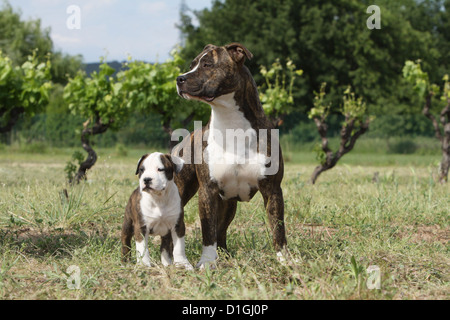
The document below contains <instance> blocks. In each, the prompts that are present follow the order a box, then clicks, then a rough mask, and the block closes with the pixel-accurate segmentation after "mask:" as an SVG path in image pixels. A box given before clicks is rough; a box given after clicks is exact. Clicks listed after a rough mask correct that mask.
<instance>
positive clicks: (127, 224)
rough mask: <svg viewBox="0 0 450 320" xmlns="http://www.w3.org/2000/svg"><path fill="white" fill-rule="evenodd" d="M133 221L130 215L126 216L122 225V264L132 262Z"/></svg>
mask: <svg viewBox="0 0 450 320" xmlns="http://www.w3.org/2000/svg"><path fill="white" fill-rule="evenodd" d="M133 230H134V228H133V221H132V220H131V218H130V217H129V216H128V215H125V218H124V219H123V225H122V235H121V240H122V262H123V263H126V262H128V261H129V260H130V253H131V239H132V237H133Z"/></svg>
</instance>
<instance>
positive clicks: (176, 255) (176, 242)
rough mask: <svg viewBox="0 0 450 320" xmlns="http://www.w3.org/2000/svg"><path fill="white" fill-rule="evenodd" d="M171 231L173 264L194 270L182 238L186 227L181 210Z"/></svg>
mask: <svg viewBox="0 0 450 320" xmlns="http://www.w3.org/2000/svg"><path fill="white" fill-rule="evenodd" d="M171 233H172V240H173V262H174V264H175V266H177V267H184V268H185V269H186V270H194V268H193V267H192V265H191V264H190V263H189V260H188V259H187V257H186V243H185V239H184V238H185V234H186V227H185V225H184V212H183V211H182V212H181V214H180V218H179V219H178V223H177V225H176V226H175V228H173V229H172V231H171Z"/></svg>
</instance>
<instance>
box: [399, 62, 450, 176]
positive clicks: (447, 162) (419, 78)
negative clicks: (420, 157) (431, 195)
mask: <svg viewBox="0 0 450 320" xmlns="http://www.w3.org/2000/svg"><path fill="white" fill-rule="evenodd" d="M420 64H421V61H420V60H419V61H417V62H413V61H406V63H405V67H404V68H403V76H404V77H405V79H407V80H408V81H409V82H410V83H411V84H412V85H413V87H414V90H415V91H416V92H417V94H418V95H419V97H420V98H421V99H424V100H425V104H424V107H423V111H422V112H423V114H424V115H425V116H426V117H427V118H428V119H430V121H431V123H432V124H433V128H434V132H435V136H436V138H437V139H438V140H439V141H440V142H441V150H442V161H441V164H440V166H439V181H440V182H441V183H445V182H447V181H448V171H449V168H450V82H449V76H448V74H446V75H445V76H444V78H443V81H444V86H443V90H442V95H441V101H442V102H443V105H442V106H443V107H442V110H441V111H440V113H439V116H438V119H439V120H438V119H437V118H436V116H435V115H434V114H433V112H434V110H433V109H432V102H433V97H435V96H437V95H439V93H440V88H439V86H438V85H436V84H430V80H429V76H428V73H426V72H424V71H422V67H421V65H420Z"/></svg>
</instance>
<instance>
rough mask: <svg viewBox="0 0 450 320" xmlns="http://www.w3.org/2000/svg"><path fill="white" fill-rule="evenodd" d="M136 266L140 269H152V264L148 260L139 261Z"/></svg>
mask: <svg viewBox="0 0 450 320" xmlns="http://www.w3.org/2000/svg"><path fill="white" fill-rule="evenodd" d="M137 265H138V266H141V267H147V268H153V267H154V266H153V264H152V263H151V262H150V260H140V261H139V262H138V263H137Z"/></svg>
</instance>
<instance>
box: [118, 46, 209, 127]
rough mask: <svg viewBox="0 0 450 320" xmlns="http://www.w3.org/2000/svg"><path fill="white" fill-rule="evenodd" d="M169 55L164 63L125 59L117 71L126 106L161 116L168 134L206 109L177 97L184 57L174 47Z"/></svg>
mask: <svg viewBox="0 0 450 320" xmlns="http://www.w3.org/2000/svg"><path fill="white" fill-rule="evenodd" d="M171 56H172V58H169V59H168V60H167V61H166V62H165V63H154V64H150V63H144V62H141V61H132V62H128V63H126V65H125V70H124V71H122V72H120V73H119V74H118V82H119V84H118V86H120V89H121V91H122V94H123V96H122V97H121V99H123V100H124V101H125V107H126V108H127V109H135V110H137V111H138V112H141V113H145V114H148V113H154V114H158V115H160V116H161V122H162V123H161V124H162V127H163V128H164V131H166V133H167V134H169V135H171V134H172V131H173V128H174V127H177V126H182V127H186V126H187V125H188V123H189V122H191V120H192V119H193V118H194V117H195V116H199V117H202V114H203V113H204V110H205V108H204V107H203V106H201V105H200V104H199V103H192V102H191V103H189V102H186V101H184V100H182V99H180V98H179V97H178V94H177V89H176V79H177V77H178V76H179V75H180V74H181V73H182V72H181V67H180V66H181V65H183V64H184V60H183V59H182V58H181V56H180V55H179V52H178V51H177V50H173V51H172V52H171Z"/></svg>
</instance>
